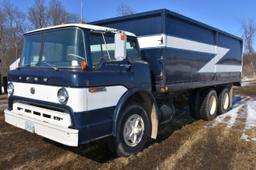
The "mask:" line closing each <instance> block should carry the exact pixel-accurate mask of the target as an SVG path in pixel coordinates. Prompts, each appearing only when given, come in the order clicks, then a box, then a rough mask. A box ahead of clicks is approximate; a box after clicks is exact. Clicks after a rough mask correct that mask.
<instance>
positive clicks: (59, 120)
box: [13, 103, 71, 127]
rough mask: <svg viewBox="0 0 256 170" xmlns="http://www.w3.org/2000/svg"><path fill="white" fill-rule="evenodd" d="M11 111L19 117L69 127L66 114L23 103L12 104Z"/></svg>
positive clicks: (68, 117) (68, 116) (69, 122)
mask: <svg viewBox="0 0 256 170" xmlns="http://www.w3.org/2000/svg"><path fill="white" fill-rule="evenodd" d="M13 111H14V112H15V113H17V114H19V115H23V116H26V117H29V118H32V119H36V120H40V121H42V122H46V123H50V124H54V125H59V126H63V127H70V126H71V118H70V114H68V113H67V112H60V111H56V110H50V109H46V108H41V107H37V106H33V105H29V104H23V103H14V104H13Z"/></svg>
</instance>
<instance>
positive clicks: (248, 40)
mask: <svg viewBox="0 0 256 170" xmlns="http://www.w3.org/2000/svg"><path fill="white" fill-rule="evenodd" d="M241 28H242V33H243V35H242V36H243V39H244V58H243V59H244V62H243V63H244V64H243V77H246V78H253V79H254V78H256V54H255V50H254V47H253V45H254V40H255V36H256V24H255V22H254V21H253V20H250V19H249V20H246V21H244V22H243V23H242V27H241Z"/></svg>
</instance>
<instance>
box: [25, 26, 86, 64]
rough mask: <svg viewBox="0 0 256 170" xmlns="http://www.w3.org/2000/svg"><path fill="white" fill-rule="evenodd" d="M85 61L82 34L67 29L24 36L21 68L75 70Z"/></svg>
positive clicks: (78, 30)
mask: <svg viewBox="0 0 256 170" xmlns="http://www.w3.org/2000/svg"><path fill="white" fill-rule="evenodd" d="M83 60H86V56H85V49H84V40H83V32H82V31H81V30H80V29H76V28H68V29H60V30H52V31H41V32H37V33H32V34H28V35H26V36H25V40H24V48H23V54H22V62H21V64H22V66H29V67H53V68H75V67H79V66H80V62H81V61H83Z"/></svg>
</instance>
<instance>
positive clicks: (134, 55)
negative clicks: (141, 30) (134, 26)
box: [126, 37, 141, 61]
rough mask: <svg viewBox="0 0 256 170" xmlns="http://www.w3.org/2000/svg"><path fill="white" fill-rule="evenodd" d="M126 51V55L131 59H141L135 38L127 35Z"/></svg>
mask: <svg viewBox="0 0 256 170" xmlns="http://www.w3.org/2000/svg"><path fill="white" fill-rule="evenodd" d="M126 51H127V57H128V58H129V59H130V60H131V61H137V60H141V58H140V52H139V46H138V44H137V41H136V40H133V39H131V38H129V37H128V38H127V43H126Z"/></svg>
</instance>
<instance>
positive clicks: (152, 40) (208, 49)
mask: <svg viewBox="0 0 256 170" xmlns="http://www.w3.org/2000/svg"><path fill="white" fill-rule="evenodd" d="M138 40H139V44H140V47H141V48H142V49H143V48H162V47H169V48H176V49H182V50H189V51H195V52H202V53H210V54H215V55H216V56H215V57H214V58H213V59H212V60H210V61H209V62H208V63H207V64H206V65H205V66H204V67H202V68H201V69H200V70H199V71H198V72H199V73H209V72H210V73H215V72H241V71H242V66H237V65H217V63H218V61H220V60H221V59H222V58H223V57H224V56H225V55H226V54H227V53H228V52H229V51H230V49H227V48H223V47H218V46H216V45H211V44H206V43H201V42H197V41H192V40H188V39H183V38H179V37H174V36H167V35H165V34H161V35H152V36H144V37H138ZM161 40H163V43H161Z"/></svg>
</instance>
